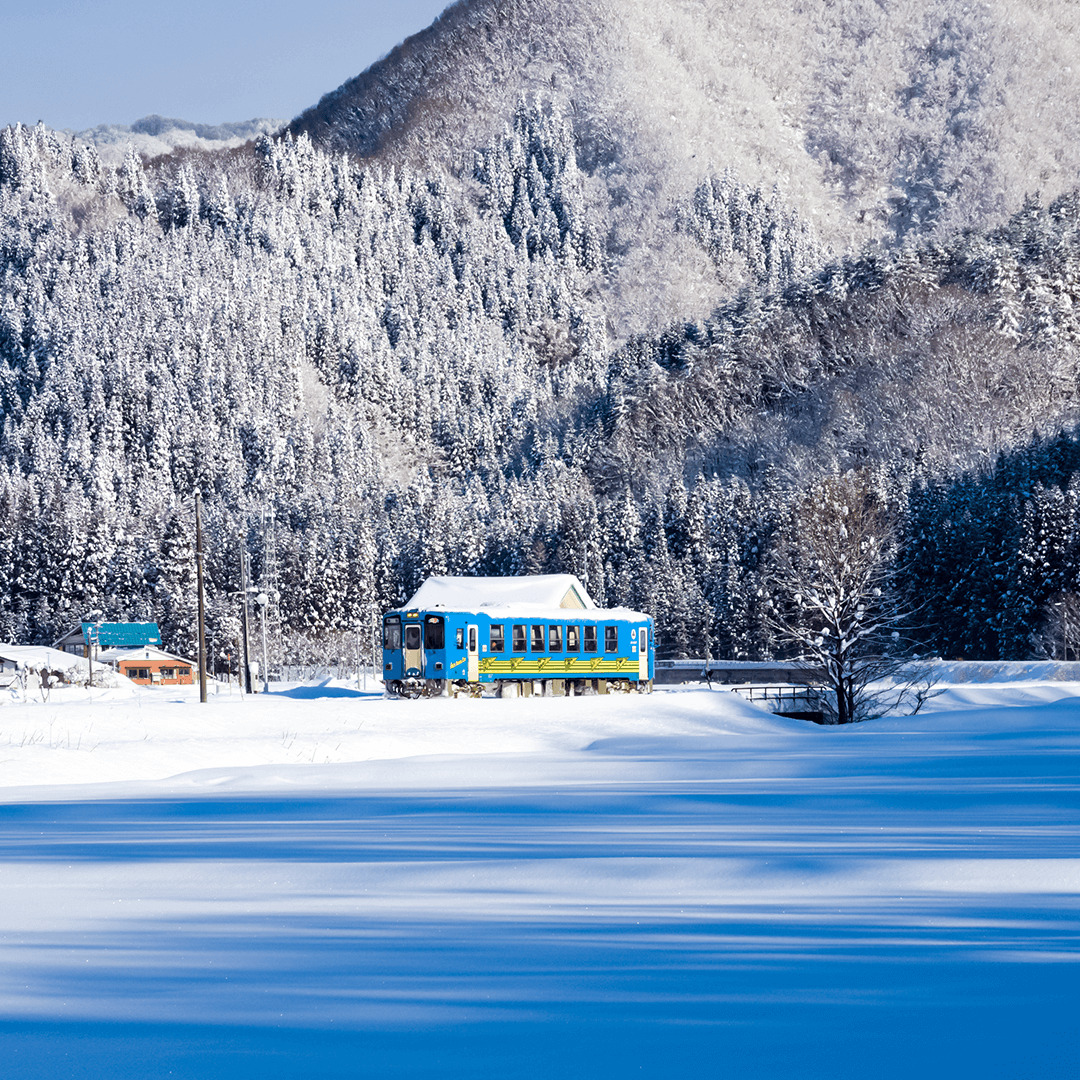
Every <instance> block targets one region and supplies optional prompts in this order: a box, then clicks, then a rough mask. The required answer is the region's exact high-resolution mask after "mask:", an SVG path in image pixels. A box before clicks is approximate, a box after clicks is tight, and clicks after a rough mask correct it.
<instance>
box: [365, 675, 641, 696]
mask: <svg viewBox="0 0 1080 1080" xmlns="http://www.w3.org/2000/svg"><path fill="white" fill-rule="evenodd" d="M651 693H652V680H651V679H650V680H648V681H638V680H633V679H497V680H494V681H492V682H484V683H480V682H464V681H460V680H457V681H454V680H447V679H394V680H391V681H389V682H388V683H387V684H386V694H387V696H388V697H392V698H409V699H413V700H415V699H417V698H434V697H474V698H478V697H498V698H514V697H593V696H597V695H604V694H651Z"/></svg>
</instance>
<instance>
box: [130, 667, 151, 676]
mask: <svg viewBox="0 0 1080 1080" xmlns="http://www.w3.org/2000/svg"><path fill="white" fill-rule="evenodd" d="M128 678H129V679H149V678H150V669H149V668H144V667H129V668H128Z"/></svg>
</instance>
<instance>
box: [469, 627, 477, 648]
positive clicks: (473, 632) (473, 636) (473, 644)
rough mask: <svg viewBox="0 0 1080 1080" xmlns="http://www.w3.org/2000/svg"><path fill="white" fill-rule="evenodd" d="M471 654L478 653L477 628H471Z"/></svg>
mask: <svg viewBox="0 0 1080 1080" xmlns="http://www.w3.org/2000/svg"><path fill="white" fill-rule="evenodd" d="M469 652H476V627H475V626H470V627H469Z"/></svg>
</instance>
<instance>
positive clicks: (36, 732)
mask: <svg viewBox="0 0 1080 1080" xmlns="http://www.w3.org/2000/svg"><path fill="white" fill-rule="evenodd" d="M954 674H955V672H954ZM1029 674H1030V673H1029ZM218 690H219V692H218V693H216V694H214V695H213V696H212V697H211V700H210V701H209V702H208V703H207V704H205V705H200V704H199V702H198V696H197V689H196V688H186V687H185V688H165V689H161V688H139V687H133V686H131V685H130V684H129V685H127V686H124V687H123V689H116V690H102V689H94V690H92V691H88V690H86V689H85V688H83V689H77V688H71V689H68V690H63V691H62V692H61V691H54V692H53V693H52V694H51V695H50V698H49V700H48V701H47V702H44V701H41V700H33V699H32V700H30V701H28V702H26V703H22V704H8V705H5V706H3V707H2V708H0V785H2V787H0V1061H3V1062H4V1066H3V1069H2V1073H3V1076H4V1077H5V1080H9V1078H10V1080H29V1078H33V1080H38V1078H42V1080H44V1078H45V1077H49V1078H50V1080H51V1078H53V1077H69V1076H70V1077H80V1078H81V1077H95V1078H96V1077H105V1078H111V1077H128V1076H132V1077H134V1076H138V1077H140V1078H142V1077H153V1078H156V1077H158V1076H162V1077H164V1076H174V1077H182V1078H191V1080H196V1078H198V1080H206V1078H216V1077H219V1076H221V1077H228V1078H229V1080H248V1078H251V1080H254V1078H255V1077H259V1078H260V1080H263V1078H267V1077H282V1078H284V1077H300V1076H319V1077H335V1078H336V1077H341V1078H345V1077H358V1076H363V1077H367V1076H370V1077H380V1078H382V1077H391V1078H394V1077H436V1076H440V1077H441V1076H455V1077H456V1076H465V1077H485V1078H486V1077H492V1078H494V1077H500V1078H502V1077H511V1076H512V1077H537V1078H539V1077H550V1076H552V1075H564V1076H566V1077H623V1076H628V1075H634V1076H649V1077H671V1076H688V1075H708V1076H718V1077H728V1076H731V1077H736V1076H742V1075H747V1076H755V1077H790V1076H796V1075H797V1076H800V1077H814V1078H817V1077H820V1078H825V1077H829V1078H836V1077H852V1078H854V1077H860V1078H861V1077H865V1076H867V1075H869V1076H873V1077H875V1078H878V1077H883V1078H886V1080H894V1078H895V1080H900V1078H901V1077H903V1078H904V1080H908V1078H910V1076H912V1075H921V1076H929V1077H944V1076H948V1077H950V1078H952V1077H957V1076H975V1075H979V1076H993V1077H1026V1076H1033V1077H1034V1076H1051V1075H1052V1076H1056V1077H1073V1076H1076V1075H1077V1062H1078V1061H1080V1053H1078V1052H1077V1051H1078V1045H1077V1039H1078V1034H1077V1033H1078V1028H1077V1025H1076V1022H1075V1007H1074V1006H1075V1001H1076V1000H1077V999H1078V990H1080V965H1078V963H1077V961H1078V960H1080V949H1078V944H1080V798H1078V796H1080V769H1078V764H1080V683H1077V682H1069V681H1062V680H1057V681H1051V679H1049V678H1045V679H1038V678H1031V679H1028V680H1020V679H1017V680H1014V681H1011V682H997V683H991V682H981V683H955V684H953V685H949V686H947V687H945V688H944V691H945V692H944V693H943V694H942V695H941V696H940V697H939V698H937V699H935V700H934V701H932V702H931V703H930V705H929V706H928V709H931V710H934V711H927V712H926V713H925V714H920V715H918V716H915V717H909V718H897V719H887V720H879V721H874V722H870V723H866V724H861V725H854V726H851V727H845V728H821V727H816V726H814V725H809V724H804V723H802V722H800V721H796V720H789V719H785V718H782V717H776V716H772V715H770V714H768V713H765V712H763V711H761V710H759V709H758V708H757V707H756V706H754V705H751V704H749V703H748V702H746V701H744V700H742V699H741V698H739V697H738V695H736V694H733V693H730V692H727V691H726V690H712V691H710V690H708V689H707V688H705V687H703V686H697V685H691V686H688V687H680V688H677V689H672V690H670V691H664V692H660V691H658V692H657V693H655V694H653V695H651V696H638V695H627V696H608V697H604V698H596V697H594V698H569V699H566V698H560V699H551V698H545V699H540V698H530V699H514V700H506V701H500V700H494V699H482V700H468V699H457V700H453V701H451V700H448V699H436V700H431V701H418V702H409V701H389V700H384V699H382V698H381V697H379V696H375V695H374V694H364V693H361V692H360V691H358V690H357V689H356V688H355V686H354V685H349V684H346V683H340V682H337V683H335V682H327V683H324V684H321V685H319V686H282V687H278V688H277V689H276V691H275V692H273V693H271V694H269V695H258V696H256V697H253V698H243V697H241V696H240V695H239V693H238V692H237V689H236V687H235V686H234V687H233V688H232V692H231V693H230V692H229V690H228V689H227V688H225V687H220V688H218Z"/></svg>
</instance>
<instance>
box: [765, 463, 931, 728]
mask: <svg viewBox="0 0 1080 1080" xmlns="http://www.w3.org/2000/svg"><path fill="white" fill-rule="evenodd" d="M896 558H897V529H896V519H895V516H894V514H893V512H892V511H891V510H890V509H889V508H888V506H886V504H885V502H884V500H883V499H882V498H881V497H880V496H879V495H878V494H877V493H876V492H875V491H874V489H873V487H872V486H871V484H870V483H869V478H868V477H867V476H866V474H865V473H848V474H846V475H844V476H834V477H829V478H827V479H825V480H822V481H819V482H818V483H817V484H815V485H814V487H813V488H812V489H811V490H810V491H809V492H808V493H807V494H806V495H805V496H804V497H803V498H802V499H801V500H800V501H799V502H798V504H797V505H796V507H795V511H794V513H793V515H792V517H791V519H790V521H789V523H788V526H787V528H786V529H785V531H784V534H783V535H782V536H781V539H780V542H779V544H778V547H777V551H776V565H775V578H774V580H775V581H776V583H777V586H778V595H777V597H776V598H775V600H774V603H773V608H772V612H773V613H772V617H771V621H772V623H773V626H774V629H775V630H776V631H777V636H778V638H779V640H780V642H781V643H782V644H783V645H786V646H787V647H788V648H789V649H790V650H791V651H792V652H794V653H795V654H796V656H797V658H798V659H799V660H801V661H802V662H803V663H804V664H805V665H806V667H807V669H808V670H809V671H811V672H812V673H813V675H814V678H815V679H819V680H820V681H821V682H822V683H824V685H825V686H826V687H827V688H828V695H827V699H826V701H825V702H824V703H823V704H824V705H825V712H826V716H827V717H828V718H829V721H830V722H832V723H834V724H849V723H852V722H854V721H857V720H868V719H871V718H873V717H877V716H881V715H883V714H884V713H887V712H892V711H895V710H898V709H905V710H906V711H908V712H917V711H918V710H919V709H920V708H921V707H922V705H923V704H924V702H925V701H926V700H927V699H928V698H929V697H932V696H934V694H933V692H932V690H931V687H932V683H933V679H932V677H931V676H930V673H929V671H928V669H927V668H926V667H925V665H919V664H917V663H916V662H914V661H913V658H912V657H911V656H910V655H907V654H906V650H905V642H904V640H903V638H902V636H901V628H902V627H903V625H904V624H905V622H906V621H907V620H909V619H910V616H911V611H910V610H908V609H907V608H906V607H905V605H904V604H903V603H902V601H901V599H900V597H899V596H898V594H897V592H896V590H895V589H894V588H893V587H892V585H891V582H892V579H893V576H894V570H895V563H896Z"/></svg>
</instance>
